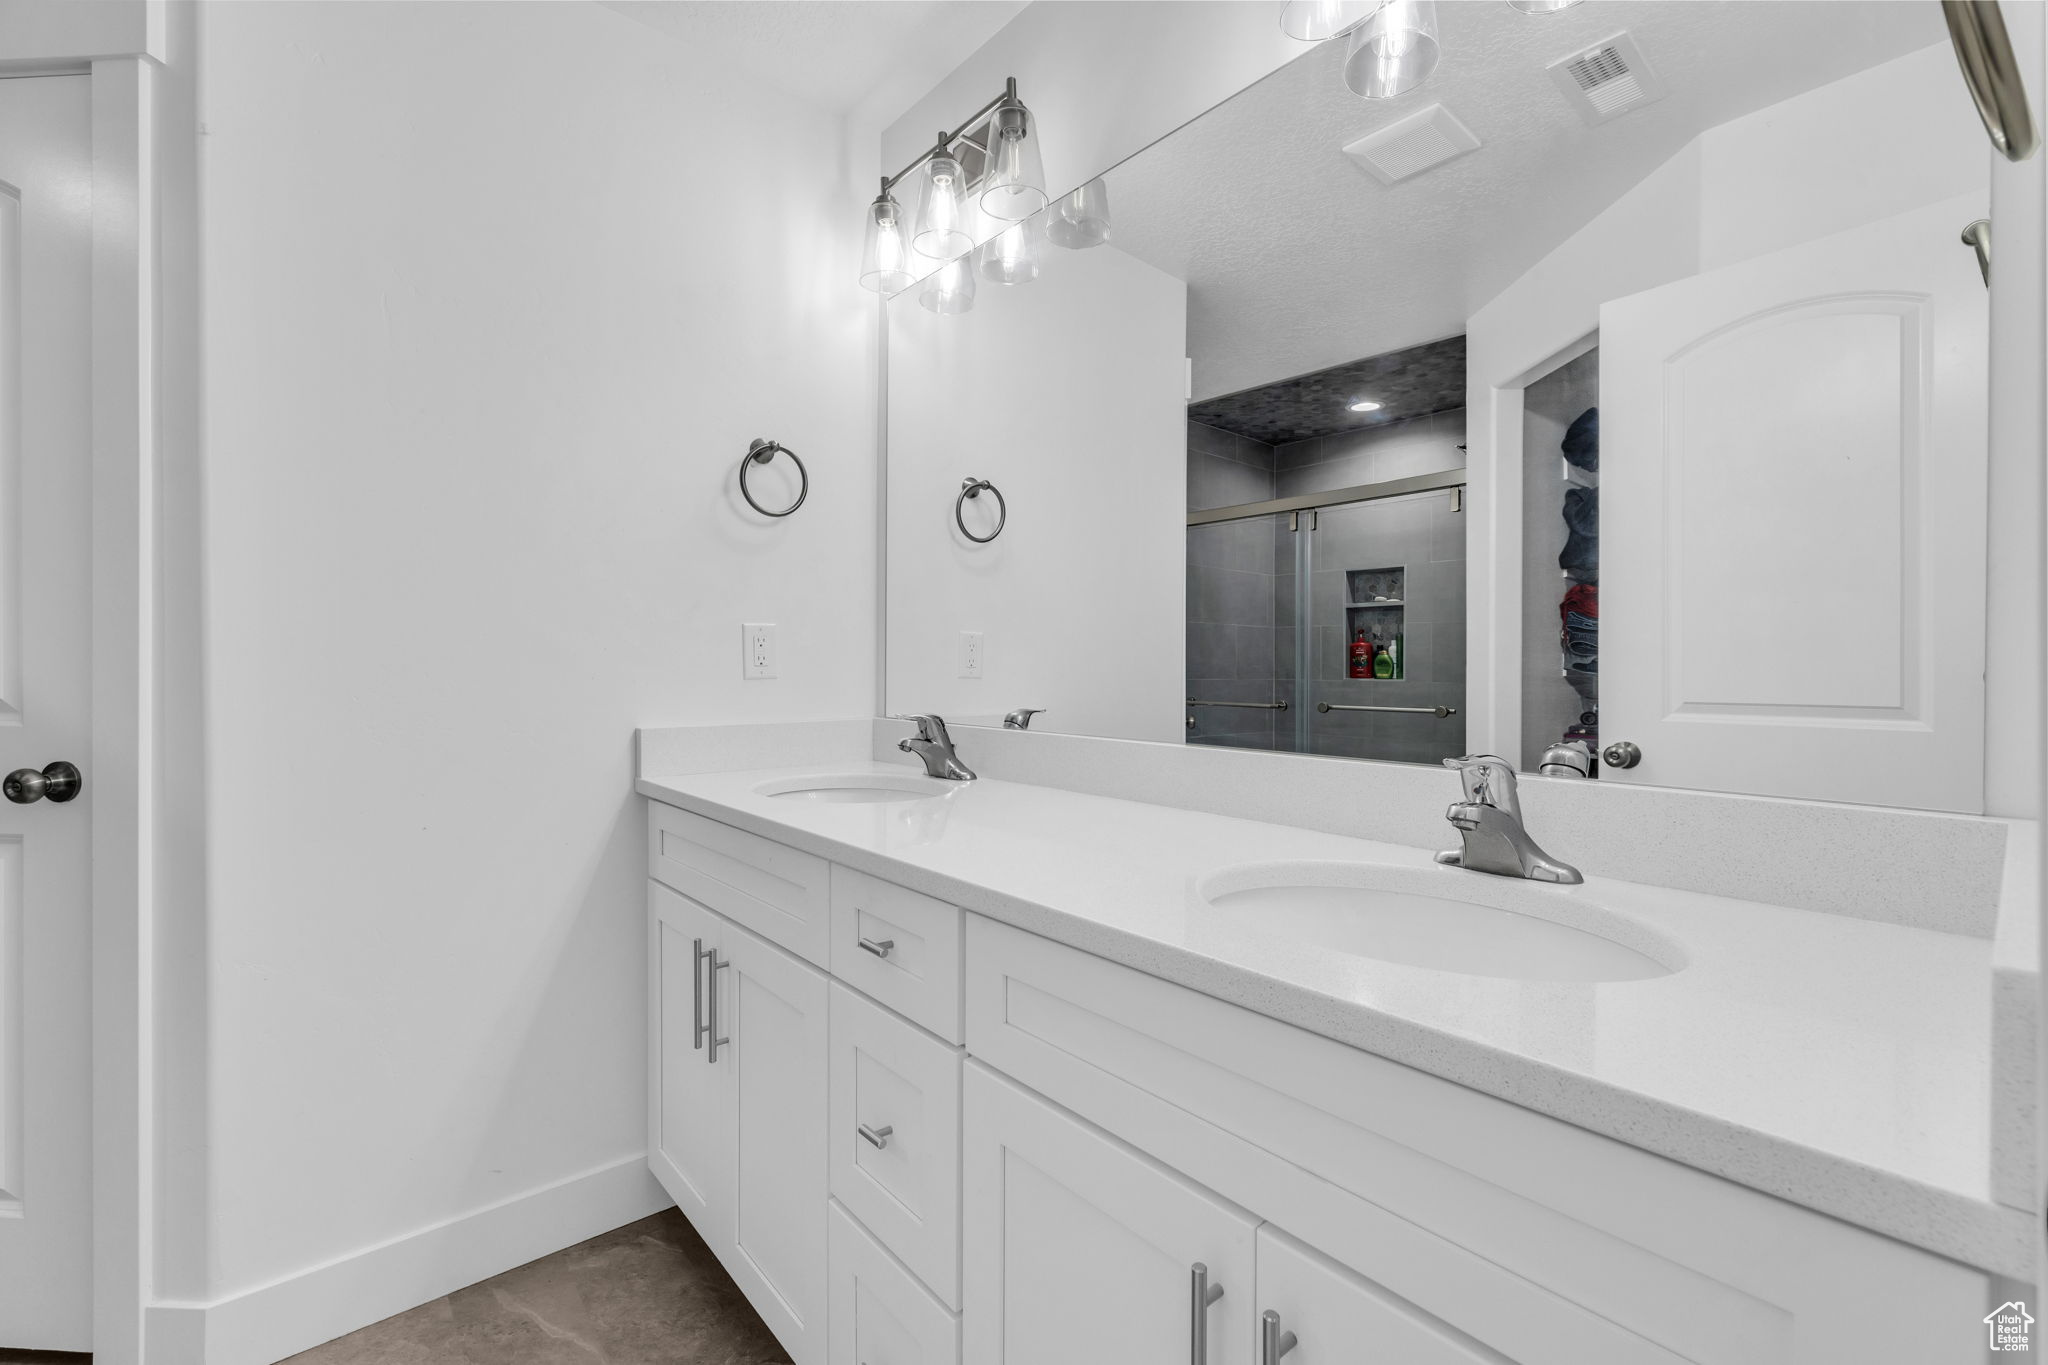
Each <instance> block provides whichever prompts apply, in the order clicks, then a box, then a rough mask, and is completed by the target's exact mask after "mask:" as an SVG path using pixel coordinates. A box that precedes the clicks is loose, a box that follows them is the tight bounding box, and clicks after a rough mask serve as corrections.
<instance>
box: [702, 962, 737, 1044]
mask: <svg viewBox="0 0 2048 1365" xmlns="http://www.w3.org/2000/svg"><path fill="white" fill-rule="evenodd" d="M710 957H711V988H710V990H708V991H706V992H705V994H707V995H709V996H710V997H711V1022H709V1023H708V1024H706V1025H705V1026H704V1031H705V1032H706V1033H707V1034H709V1035H710V1037H711V1055H710V1057H709V1058H708V1059H707V1060H709V1062H710V1063H711V1065H713V1066H717V1065H718V1049H720V1048H722V1047H725V1046H727V1045H729V1044H730V1043H731V1042H732V1039H730V1038H721V1037H719V1036H718V974H719V973H720V972H722V971H724V970H725V969H726V968H727V967H730V966H731V965H732V963H730V962H720V961H719V960H718V949H716V948H713V949H712V950H711V953H710Z"/></svg>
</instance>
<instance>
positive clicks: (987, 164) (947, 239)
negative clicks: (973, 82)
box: [860, 77, 1108, 313]
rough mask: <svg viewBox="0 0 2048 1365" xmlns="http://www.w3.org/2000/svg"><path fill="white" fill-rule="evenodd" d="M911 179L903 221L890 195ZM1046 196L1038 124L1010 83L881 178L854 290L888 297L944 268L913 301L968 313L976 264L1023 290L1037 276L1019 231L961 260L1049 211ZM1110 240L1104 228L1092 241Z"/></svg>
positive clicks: (1013, 80)
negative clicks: (909, 206) (980, 241)
mask: <svg viewBox="0 0 2048 1365" xmlns="http://www.w3.org/2000/svg"><path fill="white" fill-rule="evenodd" d="M913 175H915V176H916V177H917V183H916V186H915V189H916V194H915V198H914V201H913V202H914V205H915V208H914V211H913V212H912V213H911V214H909V215H908V216H907V219H906V215H905V214H904V212H903V208H902V206H901V205H900V204H898V203H897V201H896V198H895V196H894V194H893V193H892V191H894V190H895V188H896V187H897V185H899V184H901V183H902V182H903V181H904V180H906V179H908V178H909V177H911V176H913ZM1078 193H1079V192H1078V191H1077V194H1078ZM1069 197H1070V198H1071V197H1074V196H1069ZM1048 198H1049V196H1048V195H1047V194H1046V190H1045V164H1044V158H1043V156H1042V155H1041V154H1040V152H1039V148H1038V125H1037V121H1036V120H1035V119H1033V118H1032V115H1031V111H1030V110H1029V109H1027V108H1025V106H1024V102H1023V101H1022V100H1020V99H1018V98H1017V81H1016V78H1015V77H1012V78H1010V79H1009V80H1007V81H1005V82H1004V83H1003V93H1002V94H1000V95H997V96H996V97H995V98H994V99H992V100H990V101H989V102H988V103H987V104H984V105H983V106H981V108H979V109H977V110H975V111H974V114H973V115H972V116H971V117H970V118H969V119H968V120H967V121H966V122H965V123H963V124H961V125H960V126H959V127H958V128H955V129H953V130H952V131H951V132H941V133H940V134H939V135H938V137H937V138H936V139H935V140H934V141H933V143H932V145H931V147H930V149H929V150H927V151H926V152H925V153H924V154H923V155H922V156H920V157H918V158H917V159H916V160H915V161H913V162H911V163H910V164H909V165H908V166H905V167H904V168H903V169H902V170H900V171H898V172H896V174H894V175H891V176H886V177H884V178H883V180H882V189H881V193H880V194H878V195H876V196H875V198H874V200H873V202H872V203H870V204H869V205H868V214H867V240H866V246H865V249H864V251H863V252H862V256H861V273H860V282H861V285H862V286H863V287H864V288H867V289H871V290H873V291H874V292H875V293H877V294H884V295H886V294H894V293H897V292H899V291H901V290H903V289H906V288H908V287H909V286H910V285H911V284H912V283H914V282H915V281H916V280H917V278H918V277H919V275H920V274H922V273H924V272H925V271H928V270H930V269H931V268H932V266H933V263H934V262H940V261H943V262H946V263H947V264H946V265H944V266H940V267H939V269H938V272H937V274H935V275H933V276H932V279H933V280H935V281H938V282H937V283H935V284H933V285H930V286H929V287H927V288H926V289H925V290H924V291H923V292H922V293H920V294H919V296H918V301H919V302H920V303H923V304H924V305H925V306H926V307H927V308H931V309H932V310H933V311H934V312H942V313H960V312H965V311H966V310H967V309H968V308H969V307H971V306H972V304H973V299H974V279H973V277H974V273H975V267H976V265H977V263H979V264H980V265H981V266H983V267H984V268H986V269H988V270H990V271H994V272H996V273H990V274H989V275H988V278H990V279H1000V280H1002V281H1003V282H1004V283H1022V282H1024V281H1025V280H1029V279H1031V278H1033V277H1034V276H1036V275H1037V273H1038V271H1037V267H1036V263H1035V261H1034V260H1033V254H1032V252H1031V249H1030V243H1029V241H1028V240H1025V234H1019V235H1018V237H1015V238H1012V239H1011V241H1010V243H1009V244H1008V245H1006V246H1003V247H1000V248H997V249H996V250H994V251H992V252H987V253H979V252H978V253H976V255H977V258H978V262H977V261H968V260H965V259H963V258H965V257H966V256H967V254H968V253H969V252H971V251H974V250H975V247H976V239H977V238H981V237H985V236H988V235H990V234H991V233H996V232H998V230H1004V229H1005V228H1006V225H1007V224H1012V223H1018V224H1021V223H1024V222H1025V221H1026V220H1028V219H1029V218H1030V217H1031V216H1032V215H1033V214H1035V213H1037V212H1039V211H1040V210H1041V209H1043V208H1044V207H1045V206H1046V203H1047V201H1048ZM1032 230H1035V226H1034V228H1033V229H1032ZM1107 236H1108V228H1107V225H1106V224H1105V225H1104V227H1103V229H1102V238H1099V239H1098V240H1106V238H1107ZM1056 240H1057V239H1056ZM1082 245H1093V243H1092V242H1089V243H1082ZM941 276H943V277H944V279H941V278H940V277H941Z"/></svg>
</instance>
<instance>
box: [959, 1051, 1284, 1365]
mask: <svg viewBox="0 0 2048 1365" xmlns="http://www.w3.org/2000/svg"><path fill="white" fill-rule="evenodd" d="M966 1072H967V1074H966V1081H965V1085H964V1103H965V1115H964V1119H963V1125H962V1126H963V1130H964V1134H965V1145H964V1152H963V1171H962V1174H963V1176H964V1181H965V1192H964V1198H963V1203H964V1215H965V1216H964V1220H963V1235H964V1246H963V1257H962V1273H963V1281H964V1284H963V1290H964V1294H963V1297H964V1302H963V1305H962V1313H961V1322H962V1326H963V1329H964V1331H965V1334H966V1335H965V1341H964V1345H965V1350H964V1352H963V1354H964V1357H965V1358H966V1359H968V1360H971V1361H974V1362H975V1363H976V1365H1073V1362H1075V1361H1116V1362H1117V1363H1118V1365H1190V1362H1191V1361H1192V1362H1195V1363H1196V1365H1225V1363H1226V1362H1239V1361H1248V1360H1251V1359H1253V1358H1254V1357H1253V1354H1252V1351H1253V1312H1252V1307H1253V1302H1252V1301H1253V1296H1254V1285H1253V1281H1252V1265H1253V1236H1252V1234H1253V1229H1254V1228H1255V1227H1256V1226H1257V1222H1256V1220H1255V1219H1253V1218H1252V1217H1251V1216H1250V1215H1248V1214H1247V1213H1245V1211H1244V1210H1242V1209H1240V1208H1238V1207H1237V1206H1236V1205H1234V1204H1231V1203H1229V1202H1228V1201H1226V1200H1224V1199H1222V1198H1221V1197H1219V1196H1217V1195H1215V1194H1212V1193H1210V1192H1209V1191H1208V1190H1205V1189H1203V1188H1201V1187H1200V1186H1198V1185H1195V1184H1193V1183H1191V1182H1190V1181H1188V1180H1185V1179H1183V1178H1182V1177H1180V1176H1178V1175H1175V1174H1173V1173H1172V1172H1170V1171H1168V1170H1167V1169H1166V1168H1165V1167H1163V1166H1160V1165H1159V1164H1158V1163H1156V1162H1154V1161H1152V1160H1150V1159H1149V1158H1147V1157H1144V1156H1141V1155H1140V1154H1139V1153H1137V1152H1134V1151H1132V1150H1131V1149H1130V1148H1128V1147H1126V1146H1124V1145H1123V1144H1122V1143H1120V1142H1117V1141H1116V1140H1115V1139H1113V1138H1110V1137H1108V1136H1107V1135H1105V1134H1103V1133H1100V1132H1098V1131H1097V1130H1095V1129H1094V1128H1091V1127H1089V1126H1088V1125H1087V1124H1086V1123H1083V1122H1082V1121H1081V1120H1080V1119H1077V1118H1075V1117H1073V1116H1072V1115H1070V1114H1068V1113H1066V1112H1064V1111H1063V1110H1060V1109H1057V1108H1055V1107H1054V1106H1053V1105H1051V1104H1050V1103H1048V1102H1047V1101H1045V1100H1042V1099H1040V1098H1038V1097H1037V1096H1036V1095H1033V1094H1031V1093H1029V1092H1028V1091H1026V1090H1024V1089H1022V1088H1021V1087H1019V1086H1017V1085H1016V1084H1015V1083H1013V1082H1011V1081H1007V1080H1004V1079H1003V1078H1001V1077H999V1076H997V1075H996V1074H995V1073H993V1072H991V1071H988V1070H986V1069H985V1068H983V1067H980V1066H977V1065H975V1064H973V1063H969V1065H968V1066H967V1068H966ZM1198 1263H1199V1264H1201V1265H1202V1266H1204V1267H1205V1268H1206V1271H1207V1281H1208V1283H1209V1285H1210V1286H1211V1287H1212V1288H1220V1289H1222V1291H1223V1292H1222V1294H1221V1295H1220V1296H1219V1297H1217V1298H1216V1299H1215V1301H1214V1302H1213V1303H1210V1304H1208V1305H1207V1307H1206V1308H1205V1309H1204V1310H1203V1312H1202V1314H1201V1315H1200V1316H1201V1320H1202V1321H1203V1323H1204V1327H1203V1330H1204V1332H1205V1333H1206V1338H1207V1343H1206V1344H1207V1349H1206V1350H1205V1351H1197V1350H1196V1349H1195V1342H1194V1334H1195V1331H1196V1328H1195V1322H1196V1315H1195V1313H1194V1311H1193V1306H1194V1292H1193V1275H1192V1270H1193V1267H1194V1266H1195V1265H1196V1264H1198Z"/></svg>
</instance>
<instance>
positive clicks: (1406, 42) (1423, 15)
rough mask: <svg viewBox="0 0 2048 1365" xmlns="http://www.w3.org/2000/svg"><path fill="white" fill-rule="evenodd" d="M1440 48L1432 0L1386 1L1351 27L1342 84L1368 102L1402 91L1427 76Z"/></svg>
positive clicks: (1403, 93) (1432, 68)
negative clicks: (1368, 17) (1355, 25)
mask: <svg viewBox="0 0 2048 1365" xmlns="http://www.w3.org/2000/svg"><path fill="white" fill-rule="evenodd" d="M1440 51H1441V49H1440V48H1439V47H1438V46H1437V40H1436V4H1435V0H1389V3H1388V4H1387V5H1385V6H1384V7H1383V8H1381V10H1380V11H1379V12H1378V13H1377V14H1375V15H1373V16H1372V18H1370V19H1368V20H1366V21H1365V22H1364V23H1362V24H1360V25H1359V26H1358V27H1357V28H1355V29H1353V30H1351V37H1350V40H1349V46H1348V47H1347V48H1346V49H1345V55H1344V84H1346V85H1348V86H1350V87H1351V93H1352V94H1354V95H1362V96H1364V97H1365V98H1366V99H1369V100H1385V99H1392V98H1393V97H1394V96H1396V95H1405V94H1407V93H1408V92H1409V91H1410V90H1413V89H1414V88H1415V87H1416V86H1418V85H1421V84H1422V83H1423V82H1424V81H1426V80H1428V79H1429V73H1430V72H1432V71H1434V70H1436V60H1437V56H1438V55H1439V53H1440Z"/></svg>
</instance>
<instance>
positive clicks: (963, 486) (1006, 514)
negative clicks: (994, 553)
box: [953, 479, 1010, 545]
mask: <svg viewBox="0 0 2048 1365" xmlns="http://www.w3.org/2000/svg"><path fill="white" fill-rule="evenodd" d="M984 488H985V489H987V490H988V491H989V492H991V493H993V494H995V495H996V529H995V530H993V531H990V532H989V533H988V534H987V535H985V536H978V535H976V534H974V532H972V531H970V530H968V529H967V519H966V518H965V517H963V516H961V515H960V514H961V512H962V510H963V509H965V508H966V506H967V500H968V499H969V498H978V497H980V496H981V491H982V490H983V489H984ZM953 524H954V525H955V526H958V527H959V528H960V534H961V535H963V536H966V537H967V538H968V539H969V540H971V541H973V542H974V543H975V544H976V545H986V544H988V543H989V542H990V541H991V540H994V539H995V538H996V537H997V536H999V535H1001V534H1002V533H1003V527H1005V526H1007V525H1009V524H1010V504H1009V503H1007V502H1005V501H1003V490H1002V489H1000V488H998V487H996V486H995V485H994V484H992V483H990V482H989V481H988V480H987V479H962V480H961V481H960V496H959V497H957V498H955V499H953Z"/></svg>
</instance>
